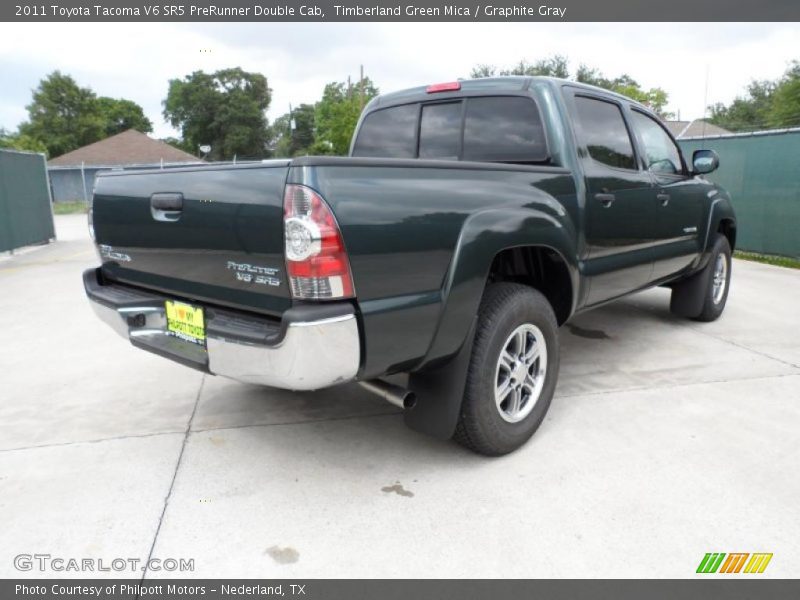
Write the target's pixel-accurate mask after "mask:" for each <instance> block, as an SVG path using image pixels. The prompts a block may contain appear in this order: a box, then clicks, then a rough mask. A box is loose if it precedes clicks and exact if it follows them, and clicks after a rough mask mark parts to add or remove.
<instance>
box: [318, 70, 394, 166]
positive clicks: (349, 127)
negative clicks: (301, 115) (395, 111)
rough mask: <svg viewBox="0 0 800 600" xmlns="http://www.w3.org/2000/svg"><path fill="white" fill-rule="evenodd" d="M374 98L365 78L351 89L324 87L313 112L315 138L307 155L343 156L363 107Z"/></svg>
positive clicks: (373, 89) (343, 85)
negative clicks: (309, 153)
mask: <svg viewBox="0 0 800 600" xmlns="http://www.w3.org/2000/svg"><path fill="white" fill-rule="evenodd" d="M377 95H378V88H377V87H375V85H374V84H373V83H372V81H371V80H370V79H369V77H365V78H364V81H363V82H362V83H361V84H356V85H353V86H348V85H347V84H346V83H341V82H333V83H329V84H328V85H326V86H325V90H324V91H323V93H322V99H321V100H320V101H319V102H317V104H316V107H315V110H314V123H315V126H316V137H315V141H314V144H313V145H312V146H311V148H310V152H311V153H312V154H337V155H346V154H347V153H348V152H349V150H350V139H351V138H352V137H353V132H354V131H355V128H356V124H357V122H358V117H359V116H360V115H361V111H362V109H363V107H364V106H366V104H367V102H369V100H371V99H372V98H374V97H375V96H377Z"/></svg>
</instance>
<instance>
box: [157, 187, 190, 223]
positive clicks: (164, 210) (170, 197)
mask: <svg viewBox="0 0 800 600" xmlns="http://www.w3.org/2000/svg"><path fill="white" fill-rule="evenodd" d="M182 210H183V194H176V193H172V192H170V193H158V194H153V195H152V196H150V214H151V215H152V216H153V218H154V219H155V220H156V221H177V220H178V219H179V218H180V216H181V211H182Z"/></svg>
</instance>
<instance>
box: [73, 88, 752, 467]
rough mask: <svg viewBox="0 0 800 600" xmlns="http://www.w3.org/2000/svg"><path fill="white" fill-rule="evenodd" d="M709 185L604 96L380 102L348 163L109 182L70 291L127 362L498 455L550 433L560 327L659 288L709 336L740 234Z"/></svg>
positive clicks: (128, 176)
mask: <svg viewBox="0 0 800 600" xmlns="http://www.w3.org/2000/svg"><path fill="white" fill-rule="evenodd" d="M718 162H719V159H718V157H717V155H716V154H715V153H714V152H713V151H712V150H697V151H695V153H694V155H693V157H692V160H691V162H687V161H686V160H685V158H684V157H683V156H682V154H681V150H680V148H679V147H678V145H677V144H676V143H675V140H674V139H673V137H672V136H671V135H670V133H669V131H668V130H667V129H666V128H665V127H664V125H663V123H662V122H661V120H660V119H659V118H658V116H657V115H655V114H654V113H653V112H652V111H650V110H649V109H648V108H647V107H646V106H643V105H641V104H638V103H636V102H634V101H632V100H630V99H628V98H626V97H623V96H620V95H618V94H615V93H612V92H609V91H606V90H602V89H598V88H595V87H591V86H587V85H581V84H578V83H574V82H569V81H563V80H558V79H552V78H542V77H504V78H490V79H480V80H470V81H458V82H452V83H444V84H436V85H430V86H426V87H418V88H414V89H409V90H405V91H400V92H397V93H391V94H386V95H382V96H379V97H377V98H375V99H374V100H372V101H371V102H370V103H369V104H368V105H367V107H366V108H365V110H364V111H363V114H362V115H361V118H360V120H359V123H358V126H357V128H356V132H355V134H354V136H353V141H352V145H351V150H350V155H349V156H347V157H331V156H321V157H313V156H310V157H302V158H294V159H287V160H270V161H264V162H260V163H252V164H237V165H230V164H219V165H214V164H212V165H207V166H193V167H187V168H176V169H162V170H150V171H118V172H108V173H105V174H102V175H100V176H99V177H98V178H97V181H96V186H95V190H94V197H93V202H92V207H91V211H90V229H91V231H92V235H93V238H94V240H95V242H96V245H97V250H98V254H99V257H100V259H101V265H100V267H99V268H95V269H90V270H88V271H86V272H85V273H84V275H83V281H84V285H85V289H86V293H87V295H88V297H89V299H90V301H91V304H92V306H93V307H94V309H95V311H96V312H97V314H98V315H99V316H100V318H102V319H103V320H104V321H105V322H106V323H108V324H109V325H111V327H113V328H114V329H115V330H116V331H117V332H118V333H119V334H120V335H121V336H123V337H124V338H126V339H128V340H130V343H131V344H133V345H134V346H136V347H138V348H141V349H143V350H147V351H150V352H154V353H156V354H159V355H161V356H163V357H166V358H169V359H171V360H174V361H177V362H179V363H182V364H184V365H186V366H189V367H192V368H195V369H199V370H201V371H204V372H207V373H210V374H214V375H222V376H225V377H229V378H232V379H235V380H239V381H242V382H247V383H254V384H261V385H265V386H271V387H276V388H284V389H289V390H316V389H320V388H325V387H329V386H335V385H339V384H343V383H346V382H359V383H360V384H361V385H363V386H365V387H367V388H368V389H370V390H372V391H373V392H375V393H377V394H379V395H381V396H383V397H384V398H385V399H387V400H389V401H390V402H392V403H393V404H396V405H398V406H400V407H402V409H403V413H404V418H405V421H406V423H407V424H408V425H409V426H410V427H411V428H413V429H415V430H419V431H422V432H425V433H428V434H431V435H434V436H437V437H439V438H442V439H450V438H455V439H456V440H457V441H458V442H460V443H462V444H464V445H465V446H467V447H468V448H470V449H472V450H474V451H476V452H479V453H482V454H486V455H500V454H505V453H508V452H511V451H513V450H514V449H516V448H518V447H519V446H520V445H522V444H523V443H524V442H525V441H526V440H528V438H530V436H531V435H532V434H533V433H534V431H535V430H536V429H537V427H538V426H539V425H540V424H541V422H542V420H543V418H544V416H545V413H546V412H547V409H548V407H549V405H550V402H551V399H552V397H553V392H554V389H555V387H556V381H557V378H558V370H559V330H558V328H559V326H560V325H561V324H563V323H565V322H567V321H568V320H569V319H570V318H572V317H573V316H574V315H576V314H579V313H581V312H583V311H586V310H589V309H591V308H594V307H597V306H600V305H602V304H604V303H607V302H610V301H613V300H615V299H617V298H620V297H623V296H626V295H628V294H631V293H634V292H637V291H640V290H643V289H645V288H649V287H653V286H666V287H669V288H671V294H672V296H671V304H670V308H671V310H672V311H673V312H674V313H676V314H678V315H681V316H684V317H687V318H691V319H696V320H699V321H711V320H714V319H716V318H717V317H719V316H720V314H721V313H722V311H723V309H724V307H725V302H726V299H727V295H728V290H729V282H730V277H731V251H732V249H733V247H734V244H735V242H736V217H735V215H734V211H733V208H732V206H731V201H730V197H729V195H728V193H727V192H726V191H725V190H723V189H721V188H720V187H719V186H717V185H715V184H714V183H711V182H710V181H708V180H706V179H705V178H704V177H703V174H705V173H709V172H711V171H713V170H714V169H715V168H716V167H717V165H718ZM395 374H398V375H402V376H401V377H397V378H392V379H394V380H395V382H394V383H389V382H387V381H386V377H388V376H391V375H395ZM398 380H399V381H401V382H402V384H398V383H397V382H396V381H398Z"/></svg>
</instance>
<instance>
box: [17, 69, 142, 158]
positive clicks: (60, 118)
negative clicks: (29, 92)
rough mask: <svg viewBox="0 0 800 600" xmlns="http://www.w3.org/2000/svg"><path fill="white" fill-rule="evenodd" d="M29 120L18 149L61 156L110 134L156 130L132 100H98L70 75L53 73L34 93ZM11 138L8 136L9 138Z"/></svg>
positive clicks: (24, 124)
mask: <svg viewBox="0 0 800 600" xmlns="http://www.w3.org/2000/svg"><path fill="white" fill-rule="evenodd" d="M26 108H27V109H28V121H27V122H25V123H23V124H22V125H20V127H19V132H18V133H17V134H15V135H14V136H13V137H14V139H16V140H17V141H16V143H17V145H18V146H24V149H28V150H35V151H37V152H39V151H42V149H44V150H45V151H46V152H47V154H48V155H49V156H51V157H55V156H59V155H61V154H64V153H66V152H69V151H71V150H75V149H76V148H80V147H81V146H85V145H86V144H91V143H92V142H96V141H98V140H101V139H103V138H106V137H108V136H110V135H114V134H116V133H120V132H122V131H125V130H126V129H130V128H134V129H138V130H139V131H142V132H144V133H148V132H150V131H152V130H153V125H152V123H150V120H149V119H148V118H147V117H145V116H144V111H143V110H142V107H141V106H139V105H138V104H136V103H135V102H132V101H131V100H123V99H114V98H106V97H101V98H98V97H97V96H96V95H95V93H94V92H93V91H92V90H91V89H90V88H88V87H80V86H79V85H78V84H77V83H76V82H75V80H74V79H73V78H72V77H70V76H69V75H64V74H62V73H61V72H60V71H53V72H52V73H50V74H49V75H47V77H45V78H44V79H42V80H41V81H40V82H39V86H38V87H37V88H36V89H35V90H33V99H32V101H31V103H30V104H29V105H28V106H27V107H26ZM7 137H8V136H7Z"/></svg>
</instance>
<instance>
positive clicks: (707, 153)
mask: <svg viewBox="0 0 800 600" xmlns="http://www.w3.org/2000/svg"><path fill="white" fill-rule="evenodd" d="M717 167H719V155H718V154H717V153H716V152H714V151H713V150H695V151H694V154H692V172H693V173H694V174H695V175H705V174H706V173H711V171H716V169H717Z"/></svg>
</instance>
